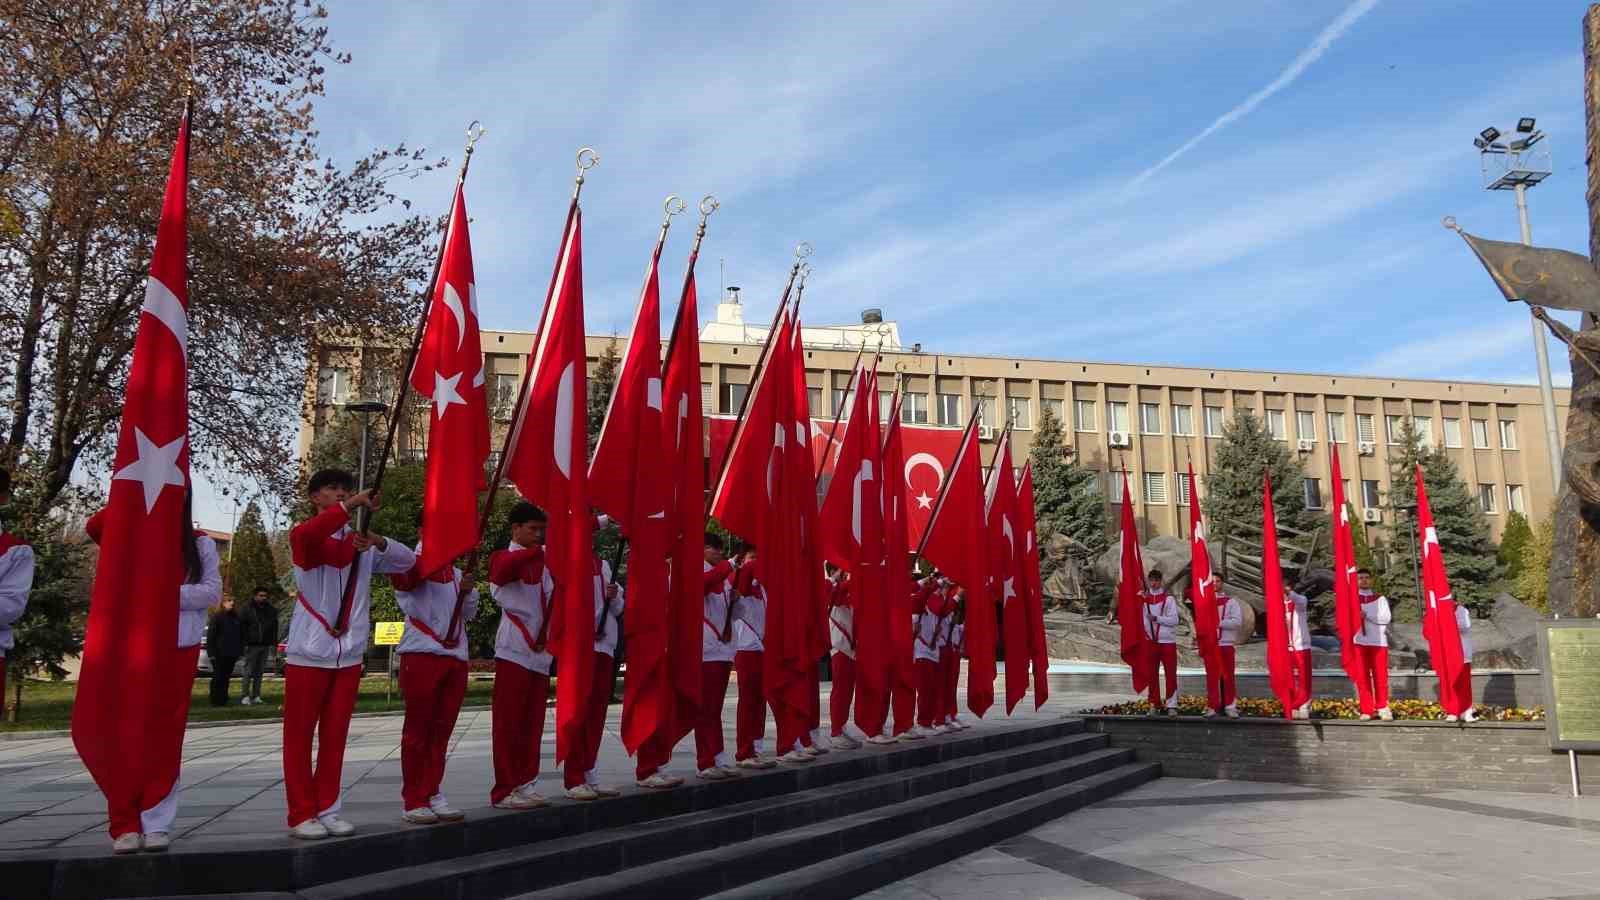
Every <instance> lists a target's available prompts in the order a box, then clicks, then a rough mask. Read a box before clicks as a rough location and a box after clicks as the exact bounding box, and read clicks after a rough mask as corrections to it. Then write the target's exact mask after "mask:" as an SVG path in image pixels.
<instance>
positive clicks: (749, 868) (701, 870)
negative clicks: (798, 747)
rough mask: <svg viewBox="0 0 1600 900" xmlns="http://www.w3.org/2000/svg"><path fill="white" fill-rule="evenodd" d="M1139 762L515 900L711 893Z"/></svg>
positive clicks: (926, 803) (831, 825)
mask: <svg viewBox="0 0 1600 900" xmlns="http://www.w3.org/2000/svg"><path fill="white" fill-rule="evenodd" d="M1133 760H1134V757H1133V756H1132V755H1131V754H1127V753H1123V752H1121V751H1117V750H1112V749H1097V750H1091V751H1089V752H1086V753H1081V754H1077V755H1073V756H1069V757H1067V758H1066V759H1062V760H1055V761H1050V762H1046V763H1043V764H1040V765H1036V766H1031V767H1028V768H1024V769H1020V770H1018V771H1014V772H1010V773H1007V774H1003V775H996V776H994V777H990V778H983V779H979V780H975V781H972V782H970V783H968V784H966V785H962V786H958V787H950V788H946V789H944V790H940V791H936V792H933V793H930V794H927V795H924V796H919V797H913V798H909V799H906V800H902V801H900V802H897V803H890V804H886V805H882V806H879V807H877V808H873V809H869V810H865V811H862V812H858V813H854V814H851V815H846V816H842V817H838V818H828V819H823V820H821V821H817V822H812V823H809V824H805V825H798V826H796V827H790V828H785V829H784V830H782V831H779V832H776V833H773V834H768V835H762V836H759V837H754V838H751V839H749V840H744V841H739V842H733V843H727V844H724V845H721V846H715V847H713V848H711V849H708V850H703V851H700V852H698V853H689V854H685V855H675V856H671V857H668V858H665V859H662V860H661V861H659V862H655V863H651V864H648V865H642V866H634V867H631V868H627V869H624V870H621V871H618V872H615V873H606V874H599V873H595V874H591V875H590V876H589V877H586V878H584V879H583V880H581V881H574V882H572V883H568V884H560V885H556V886H547V887H544V888H542V889H540V890H537V891H532V892H529V893H526V894H518V895H516V900H553V898H558V897H559V898H624V897H627V898H634V897H638V896H649V897H685V898H687V897H705V896H709V895H712V894H715V893H717V892H718V891H725V890H728V889H732V888H737V887H740V886H741V885H747V884H750V883H752V882H756V881H760V880H762V879H765V878H770V877H772V876H773V875H775V874H777V873H781V872H784V871H790V870H793V869H796V868H801V867H806V866H810V865H814V864H817V863H821V862H823V861H825V860H829V859H833V858H836V857H840V856H843V855H846V854H850V853H853V852H856V851H860V850H863V849H865V848H870V847H873V846H875V845H881V844H884V843H887V842H892V841H895V840H898V839H902V838H908V837H913V836H916V837H920V838H922V839H924V840H925V839H926V838H927V837H928V834H929V833H933V832H936V831H937V830H940V829H943V828H945V827H946V826H947V825H948V824H949V823H951V822H954V821H958V820H960V819H963V818H965V817H968V816H972V815H975V814H978V813H980V812H983V811H984V810H989V809H993V808H995V807H997V806H1002V805H1005V804H1009V803H1012V802H1014V801H1018V800H1023V799H1025V798H1030V797H1037V796H1039V795H1042V794H1047V793H1049V792H1051V791H1054V790H1056V789H1059V788H1061V787H1062V786H1065V785H1069V784H1071V783H1073V782H1076V781H1079V780H1080V779H1084V778H1089V777H1092V776H1095V775H1099V774H1101V773H1104V772H1107V771H1110V770H1113V769H1116V768H1119V767H1122V766H1126V765H1129V764H1132V763H1133ZM923 858H924V860H926V859H927V857H926V856H924V857H923ZM467 896H472V897H475V896H476V895H467Z"/></svg>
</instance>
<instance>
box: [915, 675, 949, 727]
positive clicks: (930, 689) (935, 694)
mask: <svg viewBox="0 0 1600 900" xmlns="http://www.w3.org/2000/svg"><path fill="white" fill-rule="evenodd" d="M916 669H917V724H918V725H921V726H922V727H923V728H932V727H933V723H934V722H935V721H936V720H937V719H938V716H939V713H940V710H942V709H943V708H944V683H943V679H941V678H940V677H939V675H940V672H939V664H938V663H936V662H934V661H933V660H931V659H918V660H917V662H916Z"/></svg>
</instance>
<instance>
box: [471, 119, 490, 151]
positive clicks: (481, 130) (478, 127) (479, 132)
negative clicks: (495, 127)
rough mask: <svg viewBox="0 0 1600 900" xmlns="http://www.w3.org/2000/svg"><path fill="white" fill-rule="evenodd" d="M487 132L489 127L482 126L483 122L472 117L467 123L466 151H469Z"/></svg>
mask: <svg viewBox="0 0 1600 900" xmlns="http://www.w3.org/2000/svg"><path fill="white" fill-rule="evenodd" d="M488 133H489V129H487V128H485V127H483V124H482V123H481V122H479V121H478V120H477V119H473V120H472V122H471V124H469V125H467V152H468V153H471V152H472V148H473V146H474V145H476V144H477V143H478V141H479V139H481V138H482V137H483V136H484V135H485V134H488Z"/></svg>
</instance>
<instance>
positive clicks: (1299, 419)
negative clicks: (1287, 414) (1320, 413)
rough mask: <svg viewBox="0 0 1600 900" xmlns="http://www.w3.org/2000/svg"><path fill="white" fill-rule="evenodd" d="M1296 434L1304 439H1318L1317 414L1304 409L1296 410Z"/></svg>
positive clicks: (1300, 438)
mask: <svg viewBox="0 0 1600 900" xmlns="http://www.w3.org/2000/svg"><path fill="white" fill-rule="evenodd" d="M1294 436H1295V437H1296V438H1297V439H1299V440H1302V441H1314V440H1316V439H1317V414H1316V413H1314V412H1306V411H1305V410H1303V409H1299V410H1295V414H1294Z"/></svg>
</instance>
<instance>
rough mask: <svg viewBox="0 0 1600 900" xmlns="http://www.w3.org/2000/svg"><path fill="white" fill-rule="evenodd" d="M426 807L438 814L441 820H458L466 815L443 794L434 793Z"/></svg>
mask: <svg viewBox="0 0 1600 900" xmlns="http://www.w3.org/2000/svg"><path fill="white" fill-rule="evenodd" d="M428 808H429V809H431V810H433V814H434V815H436V816H438V817H439V821H441V822H459V821H461V820H462V819H465V818H466V817H467V814H466V813H464V812H462V811H461V810H459V809H456V808H455V807H454V806H451V805H450V801H449V800H446V799H445V798H444V795H443V794H434V795H433V798H432V799H431V800H429V801H428Z"/></svg>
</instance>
